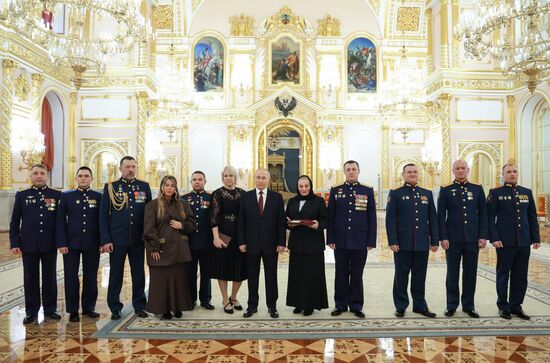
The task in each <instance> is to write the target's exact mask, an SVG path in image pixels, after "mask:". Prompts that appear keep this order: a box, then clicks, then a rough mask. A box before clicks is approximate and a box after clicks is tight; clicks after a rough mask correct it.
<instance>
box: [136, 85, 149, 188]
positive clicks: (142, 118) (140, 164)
mask: <svg viewBox="0 0 550 363" xmlns="http://www.w3.org/2000/svg"><path fill="white" fill-rule="evenodd" d="M148 97H149V95H148V94H147V92H144V91H139V92H136V98H137V106H138V115H137V116H138V117H137V119H138V120H137V121H138V122H137V152H136V162H137V177H138V178H139V179H141V180H145V179H146V177H147V167H146V163H145V129H146V127H147V120H148V117H147V99H148Z"/></svg>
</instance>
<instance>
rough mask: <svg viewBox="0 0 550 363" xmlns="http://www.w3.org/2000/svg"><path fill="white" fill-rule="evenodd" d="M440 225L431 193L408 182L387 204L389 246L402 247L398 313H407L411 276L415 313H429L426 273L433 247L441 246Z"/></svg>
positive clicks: (396, 295)
mask: <svg viewBox="0 0 550 363" xmlns="http://www.w3.org/2000/svg"><path fill="white" fill-rule="evenodd" d="M437 225H438V223H437V213H436V210H435V204H434V201H433V195H432V192H431V191H430V190H428V189H424V188H421V187H419V186H418V185H412V184H409V183H405V185H403V186H402V187H400V188H397V189H394V190H390V193H389V195H388V203H387V205H386V233H387V235H388V243H389V245H390V246H392V245H398V246H399V251H398V252H394V254H393V257H394V264H395V275H394V279H393V302H394V304H395V309H396V310H398V311H402V312H404V311H405V310H406V309H407V307H408V306H409V296H408V293H407V285H408V282H409V274H411V295H412V298H413V311H414V312H424V311H427V310H428V304H427V303H426V299H425V285H426V271H427V268H428V255H429V251H430V246H438V245H439V238H438V232H439V231H438V226H437Z"/></svg>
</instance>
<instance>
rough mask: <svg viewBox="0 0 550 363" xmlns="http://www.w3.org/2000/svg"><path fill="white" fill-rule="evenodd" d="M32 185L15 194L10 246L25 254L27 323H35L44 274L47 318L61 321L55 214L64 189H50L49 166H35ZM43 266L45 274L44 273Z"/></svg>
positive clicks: (45, 312)
mask: <svg viewBox="0 0 550 363" xmlns="http://www.w3.org/2000/svg"><path fill="white" fill-rule="evenodd" d="M30 179H31V183H32V186H31V187H30V188H28V189H25V190H22V191H20V192H17V193H16V194H15V203H14V205H13V213H12V215H11V222H10V248H11V252H12V253H13V254H15V255H18V254H19V253H22V256H23V290H24V292H25V311H26V317H25V319H23V324H31V323H35V322H36V321H37V320H38V310H40V295H41V294H40V275H42V305H43V306H44V317H45V318H47V319H53V320H59V319H61V316H60V315H59V314H57V312H56V310H57V276H56V263H57V250H56V249H55V240H54V236H55V217H56V211H57V203H58V201H59V197H60V196H61V192H60V191H59V190H55V189H52V188H48V186H47V185H46V182H47V180H48V168H46V167H45V166H44V165H42V164H35V165H33V166H31V170H30ZM40 265H42V274H40Z"/></svg>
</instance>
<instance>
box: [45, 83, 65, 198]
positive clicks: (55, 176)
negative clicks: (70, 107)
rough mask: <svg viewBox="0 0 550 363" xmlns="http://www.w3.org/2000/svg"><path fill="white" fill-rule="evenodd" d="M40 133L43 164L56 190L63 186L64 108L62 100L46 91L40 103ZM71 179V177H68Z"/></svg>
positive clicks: (52, 92)
mask: <svg viewBox="0 0 550 363" xmlns="http://www.w3.org/2000/svg"><path fill="white" fill-rule="evenodd" d="M40 121H41V122H40V123H41V132H42V133H43V134H44V139H45V140H44V142H45V144H46V150H45V156H44V159H43V162H44V163H46V164H47V166H48V167H49V168H50V182H49V184H50V185H51V186H52V187H54V188H58V189H63V187H64V186H65V183H64V181H65V180H66V178H65V175H64V173H65V168H64V161H65V160H66V157H65V155H66V153H65V145H66V143H65V140H66V136H65V107H64V103H63V101H62V98H61V97H60V96H59V95H58V94H57V93H56V92H54V91H48V92H47V93H46V94H45V96H44V98H43V99H42V103H41V119H40ZM69 177H72V176H69Z"/></svg>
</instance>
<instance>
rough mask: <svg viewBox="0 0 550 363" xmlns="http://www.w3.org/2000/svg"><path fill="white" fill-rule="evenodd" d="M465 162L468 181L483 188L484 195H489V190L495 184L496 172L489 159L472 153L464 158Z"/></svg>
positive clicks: (483, 154) (486, 156) (478, 153)
mask: <svg viewBox="0 0 550 363" xmlns="http://www.w3.org/2000/svg"><path fill="white" fill-rule="evenodd" d="M465 160H466V162H467V163H468V165H469V166H470V176H469V179H470V180H471V181H472V182H473V183H476V184H480V185H481V186H482V187H483V191H484V192H485V195H488V194H489V190H491V188H494V187H495V185H496V184H497V183H496V182H497V181H496V180H494V179H495V175H498V173H499V172H498V171H497V170H496V168H495V164H494V162H493V160H492V159H491V157H490V156H489V155H487V154H486V153H483V152H473V153H471V154H470V155H468V156H467V157H466V159H465Z"/></svg>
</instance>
